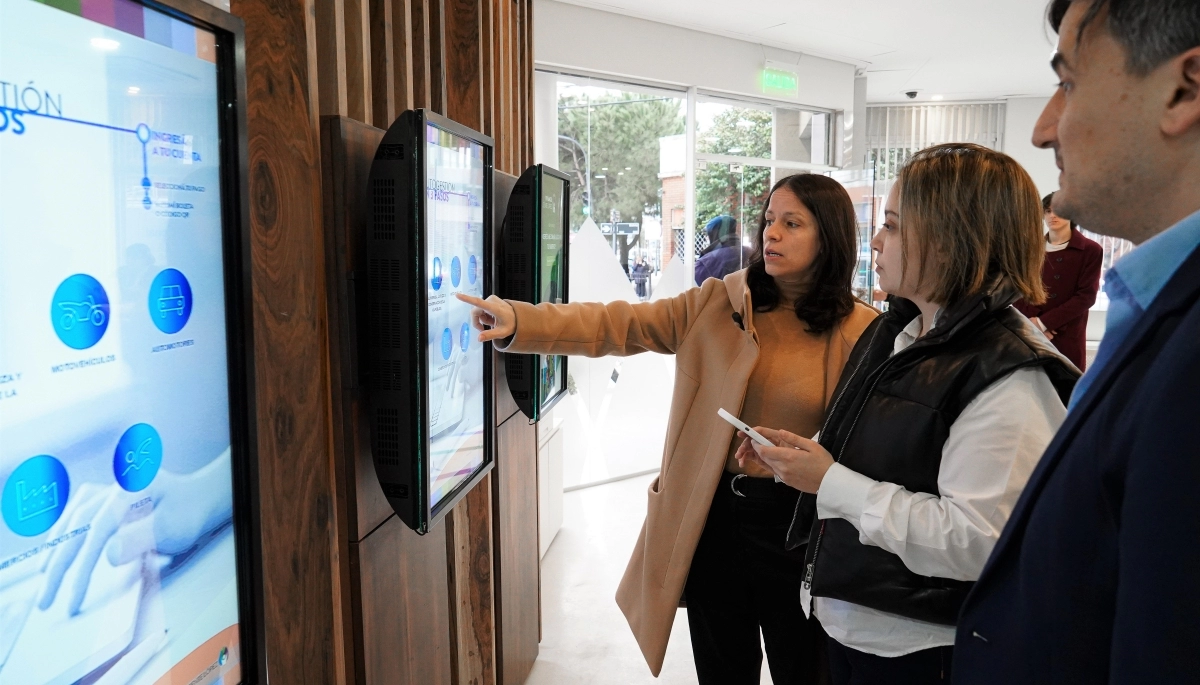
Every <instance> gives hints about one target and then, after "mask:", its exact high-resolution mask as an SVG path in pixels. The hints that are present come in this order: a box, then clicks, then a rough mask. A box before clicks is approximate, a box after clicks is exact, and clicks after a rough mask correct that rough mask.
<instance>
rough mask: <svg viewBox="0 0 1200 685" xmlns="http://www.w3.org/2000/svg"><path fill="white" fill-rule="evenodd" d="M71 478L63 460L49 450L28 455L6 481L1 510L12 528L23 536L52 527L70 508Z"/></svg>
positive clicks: (0, 505) (0, 502) (0, 496)
mask: <svg viewBox="0 0 1200 685" xmlns="http://www.w3.org/2000/svg"><path fill="white" fill-rule="evenodd" d="M70 494H71V481H70V479H69V478H67V469H66V467H65V466H63V465H62V462H61V461H59V460H57V459H55V458H54V457H51V456H50V455H48V454H43V455H40V456H36V457H32V458H30V459H26V460H25V461H24V462H23V463H22V464H21V465H20V466H18V467H17V468H16V470H15V471H13V472H12V475H10V476H9V477H8V480H7V481H6V482H5V483H4V494H3V495H0V510H2V511H3V514H4V522H5V523H7V524H8V527H9V529H10V530H12V532H14V533H16V534H17V535H22V536H24V537H33V536H34V535H41V534H42V533H45V532H46V531H48V530H50V526H53V525H54V524H55V522H56V521H58V517H60V516H62V513H63V510H64V509H66V508H67V497H68V496H69V495H70Z"/></svg>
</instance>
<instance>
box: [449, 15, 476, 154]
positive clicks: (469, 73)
mask: <svg viewBox="0 0 1200 685" xmlns="http://www.w3.org/2000/svg"><path fill="white" fill-rule="evenodd" d="M444 2H445V8H446V10H447V11H446V14H445V20H444V23H445V28H446V34H445V36H446V37H445V44H446V49H445V55H446V63H445V72H446V88H445V90H446V113H447V115H449V116H450V117H451V118H452V119H454V120H455V121H457V122H459V123H461V124H463V125H464V126H468V127H470V128H473V129H475V130H478V131H482V130H483V73H482V71H483V56H482V50H483V46H484V41H483V37H482V32H483V17H482V10H481V8H480V5H481V3H482V2H483V0H444Z"/></svg>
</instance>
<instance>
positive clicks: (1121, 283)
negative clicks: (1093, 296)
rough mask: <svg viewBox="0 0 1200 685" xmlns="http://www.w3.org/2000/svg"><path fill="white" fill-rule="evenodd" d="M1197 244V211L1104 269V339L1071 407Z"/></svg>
mask: <svg viewBox="0 0 1200 685" xmlns="http://www.w3.org/2000/svg"><path fill="white" fill-rule="evenodd" d="M1197 247H1200V212H1196V213H1195V214H1193V215H1191V216H1189V217H1188V218H1186V219H1184V220H1183V221H1180V222H1179V223H1177V224H1175V225H1174V226H1172V227H1171V228H1169V229H1167V230H1166V231H1163V232H1162V233H1159V234H1158V235H1156V236H1154V237H1153V238H1151V239H1150V240H1147V241H1146V242H1144V243H1142V244H1141V245H1139V246H1138V247H1137V248H1136V249H1135V250H1134V251H1133V252H1130V253H1129V254H1127V255H1125V257H1123V258H1122V259H1121V261H1120V262H1118V263H1117V264H1116V265H1115V266H1113V268H1111V269H1109V270H1108V274H1107V275H1105V277H1104V292H1105V293H1106V294H1107V295H1108V298H1109V305H1108V320H1107V323H1106V324H1105V329H1104V340H1102V341H1101V342H1100V350H1099V351H1098V352H1097V353H1096V360H1095V361H1093V362H1092V364H1091V366H1089V367H1088V370H1087V373H1085V374H1084V375H1083V378H1080V379H1079V383H1078V384H1077V385H1076V386H1075V392H1074V393H1073V394H1072V395H1071V408H1074V407H1075V405H1076V404H1078V403H1079V400H1080V399H1081V398H1082V397H1083V396H1084V393H1086V392H1087V389H1088V388H1089V387H1090V386H1091V384H1092V381H1094V380H1095V379H1096V377H1097V376H1099V375H1100V370H1101V369H1103V368H1104V366H1105V364H1107V363H1108V361H1109V360H1110V359H1111V358H1112V356H1113V354H1115V353H1116V351H1117V350H1118V349H1119V348H1120V347H1121V343H1123V342H1124V341H1125V338H1126V337H1127V336H1128V335H1129V332H1130V331H1132V330H1133V328H1134V326H1136V325H1137V322H1138V320H1139V319H1141V317H1142V314H1144V313H1145V312H1146V310H1148V309H1150V305H1151V304H1153V303H1154V300H1155V299H1156V298H1157V297H1158V294H1159V293H1161V292H1162V290H1163V288H1165V287H1166V286H1167V283H1168V282H1170V280H1171V278H1172V277H1174V276H1175V272H1177V271H1179V267H1181V266H1183V263H1184V262H1185V261H1187V258H1188V257H1190V256H1191V254H1192V252H1194V251H1195V250H1196V248H1197Z"/></svg>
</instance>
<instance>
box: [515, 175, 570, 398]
mask: <svg viewBox="0 0 1200 685" xmlns="http://www.w3.org/2000/svg"><path fill="white" fill-rule="evenodd" d="M570 197H571V182H570V181H569V180H568V179H567V177H566V176H565V175H563V174H562V172H560V171H557V170H556V169H552V168H550V167H548V166H546V165H544V164H536V165H534V166H531V167H529V168H528V169H526V170H525V173H523V174H521V177H520V178H519V179H517V183H516V185H514V186H513V191H512V195H510V196H509V199H508V211H507V212H506V213H505V215H504V229H503V233H504V235H503V240H502V244H503V246H504V259H503V260H502V262H501V268H502V278H501V282H502V283H503V287H502V292H501V296H502V297H504V298H505V299H507V300H520V301H521V302H530V303H533V304H541V303H551V304H561V303H564V302H567V301H568V300H567V290H568V289H567V280H566V277H567V272H568V271H567V263H568V258H569V246H570V237H569V235H570V234H569V231H570V224H569V221H568V217H569V216H570V212H569V211H568V205H567V203H568V202H569V201H570ZM504 374H505V378H506V380H507V381H508V389H509V391H510V392H511V393H512V396H513V401H514V402H516V404H517V408H518V409H520V410H521V412H522V413H523V414H525V416H527V417H529V420H530V421H540V420H541V418H542V416H544V415H545V413H546V412H547V411H549V410H550V409H551V408H552V407H553V406H554V405H555V404H556V403H558V401H559V400H561V399H562V398H563V396H565V395H566V393H567V358H566V357H564V356H561V355H538V354H505V355H504Z"/></svg>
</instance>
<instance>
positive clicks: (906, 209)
mask: <svg viewBox="0 0 1200 685" xmlns="http://www.w3.org/2000/svg"><path fill="white" fill-rule="evenodd" d="M885 216H886V222H885V223H884V225H883V227H882V228H881V229H880V231H879V232H878V233H877V234H876V235H875V238H874V239H873V240H872V241H871V247H872V248H873V249H874V251H875V252H876V253H877V255H878V256H877V258H876V264H877V268H876V271H877V272H878V273H879V286H880V288H882V289H883V290H884V291H885V292H887V293H888V294H889V295H890V296H891V297H890V298H889V300H888V302H889V308H888V311H887V313H886V314H884V315H883V316H881V317H879V318H878V319H876V320H875V322H873V323H872V324H871V326H870V327H869V328H868V329H867V330H866V331H865V332H864V333H863V335H862V337H861V338H859V341H858V344H857V345H856V347H855V348H854V352H853V353H852V354H851V357H850V360H849V362H848V363H847V365H846V372H845V373H844V374H843V375H842V380H841V382H840V383H839V385H838V388H837V389H836V390H835V393H834V397H835V400H834V403H833V404H832V405H831V408H830V410H829V412H828V413H827V415H826V419H825V423H824V427H823V429H822V431H821V433H820V434H819V442H814V441H813V440H808V439H806V438H803V437H800V436H796V435H792V434H790V433H787V432H784V431H775V430H770V429H762V428H760V429H758V430H759V431H760V432H762V433H764V435H766V437H767V438H768V439H770V440H771V441H772V442H774V443H775V444H776V445H778V447H774V448H762V447H757V446H752V445H751V444H750V443H748V442H747V444H745V445H743V447H742V449H741V450H740V451H739V453H738V456H739V458H741V459H744V460H756V461H761V462H762V463H764V464H765V465H767V466H768V467H769V468H770V469H771V470H772V471H774V472H775V474H776V476H777V477H778V478H780V479H781V480H782V481H784V482H785V483H787V484H788V485H791V486H792V487H794V488H796V489H798V490H800V491H802V492H805V493H810V494H809V495H806V496H804V497H802V498H801V502H800V504H799V505H798V506H797V509H796V518H795V520H794V521H793V523H792V529H791V531H790V532H789V534H788V537H789V540H788V544H789V546H799V545H801V544H804V543H805V542H809V541H810V540H811V542H812V544H810V545H809V546H808V554H807V558H806V559H805V578H804V582H803V584H802V590H801V603H802V606H803V607H804V608H805V610H806V611H807V610H808V609H809V608H810V607H812V608H813V609H815V611H816V614H817V618H818V619H820V621H821V625H822V626H823V627H824V629H825V631H826V632H827V633H828V634H829V636H830V637H831V638H833V639H831V640H830V641H829V645H830V659H831V664H830V666H831V670H832V672H833V676H834V683H835V685H843V684H852V685H873V684H875V683H878V684H881V685H882V684H884V683H886V684H887V685H898V684H906V683H914V684H916V683H920V684H924V683H943V682H949V680H950V657H951V654H950V650H951V645H953V644H954V637H955V631H954V624H955V620H956V619H957V616H958V610H959V608H960V606H961V605H962V602H963V599H964V598H965V597H966V594H967V591H968V590H969V589H970V587H971V583H972V581H974V580H975V579H977V578H978V577H979V574H980V572H981V571H982V570H983V566H984V563H985V562H986V561H987V557H988V554H989V553H990V552H991V549H992V547H993V546H994V545H995V543H996V540H997V539H998V538H999V536H1000V532H1001V530H1002V529H1003V528H1004V524H1005V522H1006V521H1007V520H1008V516H1009V514H1010V513H1011V512H1012V509H1013V506H1014V505H1015V504H1016V501H1017V499H1018V497H1019V496H1020V493H1021V490H1022V488H1023V487H1024V486H1025V483H1026V481H1027V480H1028V478H1029V476H1030V474H1031V473H1032V471H1033V469H1034V467H1035V466H1036V465H1037V461H1038V459H1039V458H1040V457H1041V455H1042V452H1043V451H1044V449H1045V448H1046V446H1047V445H1048V444H1049V442H1050V440H1051V439H1052V438H1053V436H1054V432H1055V431H1056V430H1057V429H1058V427H1059V425H1060V424H1061V423H1062V421H1063V419H1064V418H1065V416H1066V409H1065V404H1066V402H1067V400H1068V399H1069V397H1070V394H1071V389H1072V388H1073V387H1074V385H1075V381H1076V379H1077V378H1078V371H1077V370H1076V369H1075V367H1074V366H1072V365H1071V363H1070V362H1068V361H1067V360H1066V359H1065V358H1064V357H1063V356H1062V355H1061V354H1060V353H1059V352H1058V351H1057V350H1055V349H1054V347H1053V346H1052V345H1051V344H1050V343H1049V342H1048V341H1047V340H1046V338H1045V337H1044V336H1043V335H1041V334H1040V333H1039V332H1038V331H1037V329H1036V328H1035V327H1034V326H1033V324H1032V323H1030V321H1029V320H1028V319H1026V318H1025V317H1024V316H1022V315H1021V314H1020V313H1019V312H1018V311H1016V309H1014V308H1013V307H1012V306H1011V305H1012V303H1013V302H1014V301H1016V300H1017V299H1018V298H1021V297H1024V298H1025V299H1026V300H1027V301H1029V302H1040V301H1042V300H1043V299H1044V297H1045V291H1044V289H1043V286H1042V282H1041V273H1040V272H1041V266H1042V245H1041V241H1042V232H1041V205H1040V203H1039V201H1038V196H1037V190H1036V188H1035V187H1034V185H1033V181H1032V180H1031V179H1030V178H1029V175H1028V174H1027V173H1026V172H1025V171H1024V169H1022V168H1021V167H1020V165H1018V164H1017V163H1016V162H1015V161H1013V160H1012V159H1011V158H1010V157H1008V156H1006V155H1003V154H1001V153H999V152H995V151H992V150H988V149H986V148H982V147H979V146H975V145H966V144H952V145H941V146H937V147H933V148H929V149H927V150H923V151H921V152H919V153H917V154H916V155H914V157H913V158H912V160H911V161H910V162H909V163H908V164H907V165H906V166H905V168H904V169H903V170H902V171H901V172H900V176H899V178H898V179H897V182H896V185H895V187H894V189H893V191H892V193H891V195H890V196H889V197H888V203H887V208H886V212H885ZM812 495H816V497H813V496H812ZM810 598H811V599H810Z"/></svg>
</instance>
